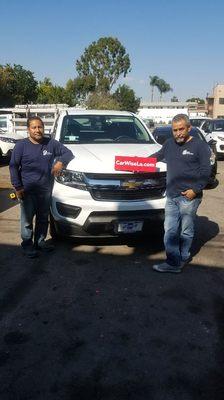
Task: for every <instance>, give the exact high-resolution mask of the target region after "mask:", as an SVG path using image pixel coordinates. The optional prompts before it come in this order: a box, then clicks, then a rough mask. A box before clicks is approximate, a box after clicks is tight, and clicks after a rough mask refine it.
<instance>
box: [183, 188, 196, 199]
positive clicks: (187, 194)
mask: <svg viewBox="0 0 224 400" xmlns="http://www.w3.org/2000/svg"><path fill="white" fill-rule="evenodd" d="M181 194H182V196H185V197H186V198H187V199H188V200H193V199H194V198H195V197H196V193H195V192H194V191H193V190H192V189H187V190H185V192H181Z"/></svg>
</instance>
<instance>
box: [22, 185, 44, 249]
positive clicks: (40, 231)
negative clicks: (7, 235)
mask: <svg viewBox="0 0 224 400" xmlns="http://www.w3.org/2000/svg"><path fill="white" fill-rule="evenodd" d="M50 200H51V192H50V191H49V192H40V193H25V195H24V199H23V200H21V201H20V211H21V238H22V243H21V245H22V246H23V247H25V246H29V245H32V243H33V238H34V243H35V244H38V243H39V242H40V241H41V240H44V239H45V238H46V236H47V229H48V215H49V210H50ZM34 216H35V217H36V221H35V229H33V219H34Z"/></svg>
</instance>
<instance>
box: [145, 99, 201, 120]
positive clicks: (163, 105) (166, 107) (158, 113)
mask: <svg viewBox="0 0 224 400" xmlns="http://www.w3.org/2000/svg"><path fill="white" fill-rule="evenodd" d="M177 114H186V115H189V117H191V118H195V117H205V116H206V108H205V105H204V104H198V103H197V102H181V101H177V102H144V101H142V102H141V104H140V107H139V110H138V115H139V116H140V117H141V118H142V119H152V120H153V121H154V122H155V123H156V124H170V123H171V121H172V119H173V117H174V116H175V115H177Z"/></svg>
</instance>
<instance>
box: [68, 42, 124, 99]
mask: <svg viewBox="0 0 224 400" xmlns="http://www.w3.org/2000/svg"><path fill="white" fill-rule="evenodd" d="M76 70H77V72H78V74H79V76H80V77H86V76H94V77H95V79H96V89H97V90H99V91H108V90H110V89H111V88H112V86H113V85H114V83H115V82H116V81H117V79H118V78H119V77H120V76H121V75H123V76H124V77H125V76H126V75H127V73H128V72H129V71H130V59H129V55H128V54H127V53H126V49H125V48H124V46H122V44H121V43H120V41H119V40H118V39H117V38H113V37H102V38H100V39H99V40H98V41H97V42H95V41H94V42H92V43H91V44H90V45H89V47H87V48H86V49H85V51H84V53H83V55H82V56H81V57H80V59H79V60H77V61H76Z"/></svg>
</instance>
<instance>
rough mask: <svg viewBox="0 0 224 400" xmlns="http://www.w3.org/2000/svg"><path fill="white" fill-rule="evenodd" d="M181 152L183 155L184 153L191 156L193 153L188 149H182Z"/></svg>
mask: <svg viewBox="0 0 224 400" xmlns="http://www.w3.org/2000/svg"><path fill="white" fill-rule="evenodd" d="M182 154H183V156H185V155H186V154H189V155H191V156H193V155H194V153H191V152H190V151H188V150H183V152H182Z"/></svg>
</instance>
